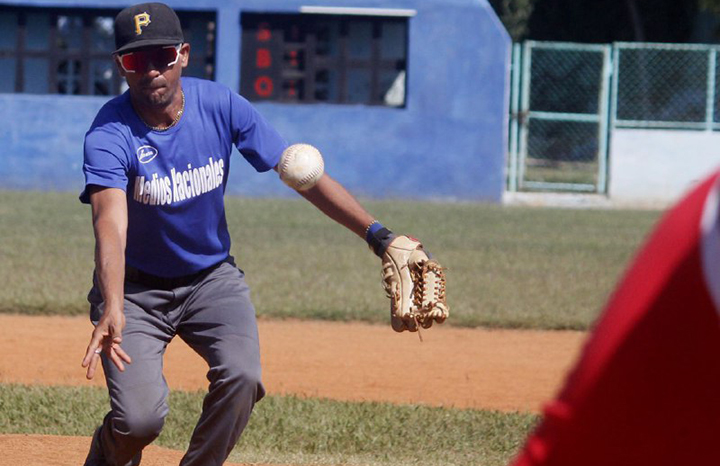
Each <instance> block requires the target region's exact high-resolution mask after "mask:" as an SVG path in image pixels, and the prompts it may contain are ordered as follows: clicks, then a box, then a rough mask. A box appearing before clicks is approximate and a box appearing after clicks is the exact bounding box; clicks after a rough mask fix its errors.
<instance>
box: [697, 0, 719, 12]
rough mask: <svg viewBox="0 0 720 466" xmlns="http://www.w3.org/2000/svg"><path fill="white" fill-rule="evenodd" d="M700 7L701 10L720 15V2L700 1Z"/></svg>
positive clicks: (716, 0) (715, 0)
mask: <svg viewBox="0 0 720 466" xmlns="http://www.w3.org/2000/svg"><path fill="white" fill-rule="evenodd" d="M699 6H700V9H701V10H706V11H710V12H712V13H715V14H720V0H700V2H699Z"/></svg>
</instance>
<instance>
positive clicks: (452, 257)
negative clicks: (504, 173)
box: [0, 192, 659, 329]
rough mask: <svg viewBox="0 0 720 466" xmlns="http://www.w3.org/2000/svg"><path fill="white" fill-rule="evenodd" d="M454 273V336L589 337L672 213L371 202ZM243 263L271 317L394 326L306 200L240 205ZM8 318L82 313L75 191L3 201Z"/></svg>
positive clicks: (87, 245)
mask: <svg viewBox="0 0 720 466" xmlns="http://www.w3.org/2000/svg"><path fill="white" fill-rule="evenodd" d="M366 206H367V207H368V209H369V210H370V211H371V212H372V213H373V214H374V215H376V216H377V217H378V218H379V219H381V221H382V222H383V223H385V224H386V225H387V226H388V227H390V228H391V229H393V230H394V231H396V232H402V233H406V234H411V235H412V236H416V237H418V238H421V239H422V240H423V242H424V243H425V245H426V246H427V248H428V249H429V250H430V251H431V252H433V253H434V254H435V256H436V257H437V258H438V259H439V260H440V262H441V263H442V264H443V265H444V266H446V267H447V268H448V271H447V276H448V282H449V284H448V300H449V303H450V306H451V312H452V315H451V318H450V320H449V321H448V325H459V326H491V327H517V328H544V329H585V328H587V327H588V326H589V325H590V324H591V322H592V321H593V319H594V317H595V316H596V315H597V313H598V311H599V310H600V308H601V306H602V305H603V303H604V301H605V300H606V299H607V295H608V293H609V292H610V290H611V289H612V287H613V285H614V284H615V282H616V280H617V279H618V277H619V275H620V273H621V272H622V271H623V269H624V267H625V265H626V263H627V261H628V260H629V258H630V257H631V255H632V253H633V251H634V250H635V248H636V247H637V245H638V244H639V243H640V242H641V240H642V239H643V237H644V235H645V234H646V232H647V231H648V230H649V228H650V226H651V225H652V224H653V223H654V222H655V221H656V220H657V218H658V216H659V213H658V212H652V211H637V212H636V211H620V210H570V209H534V208H520V207H513V208H508V207H506V208H503V207H499V206H489V205H481V204H462V203H419V202H367V203H366ZM227 211H228V223H229V227H230V232H231V235H232V237H233V240H234V243H233V245H234V246H233V254H234V255H235V256H236V258H237V261H238V264H239V266H240V267H241V268H243V269H244V270H245V272H246V273H247V280H248V282H249V283H250V285H251V288H252V290H253V300H254V302H255V305H256V308H257V311H258V313H259V314H260V315H261V316H266V317H275V318H278V317H289V316H292V317H299V318H308V319H333V320H361V321H369V322H382V323H385V322H387V321H388V311H387V309H388V303H387V300H386V298H385V296H384V292H383V291H382V288H381V285H380V272H379V262H378V259H377V258H376V257H375V256H374V255H372V254H371V253H370V252H369V251H368V249H367V247H366V246H365V245H364V243H363V242H362V241H361V240H360V239H358V238H357V237H355V236H354V235H352V234H351V233H349V232H348V231H346V230H345V229H343V228H342V227H339V226H337V225H334V224H333V223H332V222H331V221H330V220H328V219H327V218H325V217H324V216H323V215H322V214H320V213H319V212H317V211H315V209H314V207H312V206H311V205H309V204H308V203H307V202H305V201H302V200H258V199H241V198H229V199H228V200H227ZM0 219H2V221H0V238H2V242H0V263H1V264H2V268H0V283H3V287H1V288H0V312H19V313H26V314H82V313H85V312H87V303H86V301H85V296H86V294H87V291H88V287H89V284H90V279H91V274H92V267H93V263H92V260H93V259H92V254H93V236H92V228H91V225H90V210H89V208H88V207H87V206H83V205H81V204H80V203H79V202H78V201H77V198H76V196H75V195H73V194H67V193H62V194H58V193H29V192H0Z"/></svg>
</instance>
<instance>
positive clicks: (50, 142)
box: [0, 0, 511, 202]
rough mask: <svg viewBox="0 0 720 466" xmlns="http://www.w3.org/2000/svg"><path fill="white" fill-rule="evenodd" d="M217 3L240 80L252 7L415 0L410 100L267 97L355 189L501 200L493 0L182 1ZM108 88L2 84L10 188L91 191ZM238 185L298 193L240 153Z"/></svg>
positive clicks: (233, 71) (503, 38) (286, 127)
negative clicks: (87, 93)
mask: <svg viewBox="0 0 720 466" xmlns="http://www.w3.org/2000/svg"><path fill="white" fill-rule="evenodd" d="M0 3H2V4H8V5H20V4H24V5H33V6H54V7H58V6H63V7H112V8H122V7H124V6H127V5H128V4H129V3H125V2H123V3H118V2H114V1H105V0H95V1H89V0H83V1H80V0H76V1H72V2H71V1H32V0H31V1H28V0H25V1H22V2H20V1H7V0H5V1H2V2H0ZM168 3H169V4H170V5H171V6H173V7H174V8H176V9H181V10H193V9H196V10H216V11H217V12H218V29H217V43H216V46H217V55H216V56H217V64H216V65H217V67H216V80H217V81H219V82H222V83H224V84H227V85H228V86H230V87H232V88H234V89H239V83H240V52H239V51H240V13H241V12H242V11H253V12H257V11H265V12H295V11H298V9H299V7H300V6H301V5H313V6H336V7H337V6H344V7H377V8H406V9H414V10H416V11H417V15H416V16H414V17H412V18H411V19H410V22H409V24H410V40H409V51H408V75H407V76H408V79H407V84H406V85H407V97H406V107H405V108H403V109H395V108H381V107H368V106H361V105H357V106H347V105H328V104H320V105H289V104H275V103H261V104H258V105H257V107H258V109H259V110H260V112H261V113H262V114H264V115H265V116H266V117H267V118H268V119H269V120H270V121H271V122H272V123H273V124H274V125H275V127H276V128H277V129H278V130H279V131H280V132H281V134H283V135H284V136H285V137H286V139H287V140H288V141H289V142H308V143H311V144H314V145H316V146H317V147H319V148H320V149H321V151H322V152H323V154H324V155H325V158H326V167H327V171H328V173H330V174H331V175H332V176H333V177H335V178H336V179H338V180H339V181H340V182H341V183H343V184H344V185H345V186H346V187H347V188H348V189H350V191H352V192H353V193H354V194H356V195H359V196H364V197H372V198H380V197H393V198H418V199H469V200H481V201H489V202H499V201H500V199H501V196H502V192H503V190H504V186H505V153H506V147H507V143H506V141H507V127H506V121H507V118H506V116H507V114H508V108H507V105H508V94H509V55H510V47H511V41H510V38H509V36H508V35H507V33H506V32H505V30H504V29H503V27H502V24H501V23H500V22H499V20H498V19H497V17H496V16H495V13H494V12H493V10H492V8H491V7H490V6H489V4H488V3H487V1H486V0H415V1H411V0H392V1H387V0H385V1H378V0H364V1H363V2H356V1H355V2H353V1H345V0H340V1H334V2H327V1H326V2H318V3H315V2H308V1H307V0H304V1H303V0H300V1H298V0H284V1H272V0H271V1H262V0H239V1H238V0H230V1H225V2H219V1H217V0H215V1H210V0H191V1H188V0H182V1H168ZM105 100H107V99H106V98H98V97H84V96H57V95H44V96H39V95H24V94H0V161H1V162H2V163H1V164H0V187H2V188H19V189H56V190H78V191H79V190H80V189H81V187H82V181H83V179H82V174H81V173H80V164H81V162H82V140H83V135H84V134H85V131H86V130H87V128H88V127H89V125H90V123H91V122H92V120H93V118H94V116H95V113H96V112H97V111H98V109H99V108H100V107H101V106H102V104H103V103H104V102H105ZM228 192H229V193H231V194H241V195H251V196H288V195H294V193H292V192H291V191H290V190H289V189H287V188H286V187H285V186H284V185H282V184H281V183H280V182H279V181H278V180H277V177H276V176H275V175H273V174H256V173H254V171H253V170H252V168H251V167H250V166H249V165H248V164H246V163H245V162H244V161H243V160H242V158H240V157H236V158H235V163H234V165H233V167H232V170H231V176H230V183H229V184H228Z"/></svg>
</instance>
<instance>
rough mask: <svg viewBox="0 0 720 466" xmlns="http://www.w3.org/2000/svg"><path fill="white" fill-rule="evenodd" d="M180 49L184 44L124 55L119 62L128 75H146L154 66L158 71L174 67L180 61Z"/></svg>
mask: <svg viewBox="0 0 720 466" xmlns="http://www.w3.org/2000/svg"><path fill="white" fill-rule="evenodd" d="M180 47H182V44H178V45H169V46H167V47H159V48H154V49H150V50H139V51H137V52H129V53H124V54H122V55H118V60H119V61H120V66H121V67H122V69H123V70H124V71H125V72H126V73H145V72H146V71H147V70H148V69H150V67H151V66H152V65H155V66H156V67H157V69H163V68H165V67H171V66H173V65H174V64H175V63H177V62H178V60H179V59H180Z"/></svg>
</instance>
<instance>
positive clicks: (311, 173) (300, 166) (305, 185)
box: [278, 144, 325, 191]
mask: <svg viewBox="0 0 720 466" xmlns="http://www.w3.org/2000/svg"><path fill="white" fill-rule="evenodd" d="M324 171H325V162H324V161H323V157H322V154H321V153H320V151H319V150H317V149H316V148H315V147H313V146H311V145H310V144H293V145H292V146H290V147H288V148H287V149H285V150H284V151H283V153H282V156H281V157H280V163H279V164H278V173H279V174H280V179H281V180H283V182H285V184H286V185H288V186H290V187H291V188H293V189H296V190H298V191H305V190H306V189H310V188H312V187H313V186H315V183H317V182H318V180H319V179H320V177H321V176H322V174H323V172H324Z"/></svg>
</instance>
